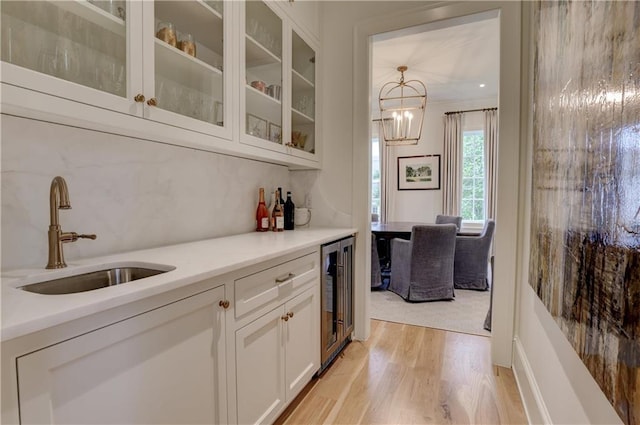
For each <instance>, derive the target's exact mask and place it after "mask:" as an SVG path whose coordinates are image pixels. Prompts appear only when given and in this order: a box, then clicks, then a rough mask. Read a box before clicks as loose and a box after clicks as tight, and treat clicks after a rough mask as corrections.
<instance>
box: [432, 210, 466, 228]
mask: <svg viewBox="0 0 640 425" xmlns="http://www.w3.org/2000/svg"><path fill="white" fill-rule="evenodd" d="M447 223H453V224H455V225H456V227H457V228H458V232H459V231H460V227H462V217H460V216H457V215H441V214H438V215H437V216H436V224H447Z"/></svg>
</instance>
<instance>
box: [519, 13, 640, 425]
mask: <svg viewBox="0 0 640 425" xmlns="http://www.w3.org/2000/svg"><path fill="white" fill-rule="evenodd" d="M535 12H536V13H535V26H534V28H535V65H534V66H535V69H534V120H533V126H534V135H533V137H534V158H533V199H532V203H533V205H532V213H531V217H532V224H531V226H532V228H531V231H532V238H531V240H532V251H531V264H530V276H529V280H530V284H531V286H532V287H533V288H534V290H535V291H536V292H537V294H538V296H539V297H540V299H541V300H542V301H543V303H544V304H545V305H546V307H547V308H548V309H549V311H550V312H551V314H552V316H553V317H554V319H555V320H556V322H557V323H558V326H559V327H560V328H561V329H562V331H563V332H564V334H565V335H566V337H567V339H568V340H569V342H570V343H571V344H572V345H573V347H574V348H575V350H576V352H577V353H578V355H579V356H580V358H581V359H582V361H583V362H584V364H585V366H586V367H587V369H588V370H589V371H590V372H591V374H592V375H593V377H594V379H595V380H596V382H597V383H598V385H599V386H600V388H601V389H602V391H603V392H604V394H605V395H606V396H607V398H608V399H609V400H610V401H611V403H612V405H613V406H614V408H615V409H616V411H617V412H618V414H619V415H620V418H621V419H622V420H623V421H624V422H625V423H627V424H638V423H640V2H617V1H612V2H605V1H594V2H582V1H574V2H566V1H565V2H555V1H554V2H538V3H537V4H536V10H535Z"/></svg>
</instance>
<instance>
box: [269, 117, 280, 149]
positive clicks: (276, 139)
mask: <svg viewBox="0 0 640 425" xmlns="http://www.w3.org/2000/svg"><path fill="white" fill-rule="evenodd" d="M269 140H271V141H272V142H273V143H278V144H282V127H280V126H279V125H278V124H276V123H273V122H269Z"/></svg>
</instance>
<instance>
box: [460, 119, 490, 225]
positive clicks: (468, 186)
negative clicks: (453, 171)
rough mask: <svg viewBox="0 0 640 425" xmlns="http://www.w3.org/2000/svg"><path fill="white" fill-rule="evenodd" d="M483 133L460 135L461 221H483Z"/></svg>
mask: <svg viewBox="0 0 640 425" xmlns="http://www.w3.org/2000/svg"><path fill="white" fill-rule="evenodd" d="M484 181H485V167H484V132H483V131H482V130H474V131H464V133H463V135H462V197H461V201H462V203H461V210H462V211H461V213H462V219H463V220H469V221H480V220H484V219H485V200H484V198H485V196H484V194H485V190H484V189H485V188H484Z"/></svg>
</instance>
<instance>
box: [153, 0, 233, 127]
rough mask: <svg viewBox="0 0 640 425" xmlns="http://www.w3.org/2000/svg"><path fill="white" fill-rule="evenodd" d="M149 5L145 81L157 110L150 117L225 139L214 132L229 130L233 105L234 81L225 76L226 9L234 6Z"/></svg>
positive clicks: (197, 3) (214, 3)
mask: <svg viewBox="0 0 640 425" xmlns="http://www.w3.org/2000/svg"><path fill="white" fill-rule="evenodd" d="M143 4H144V8H145V9H144V17H145V19H144V31H145V36H147V37H145V39H144V40H145V42H146V44H145V45H144V49H143V51H144V56H145V60H144V64H143V69H144V78H143V80H144V92H145V93H146V94H147V96H150V99H148V100H147V104H148V105H149V106H151V107H149V108H146V109H145V117H147V118H150V119H152V120H156V121H160V122H172V123H175V124H176V125H178V126H180V127H184V128H188V129H191V130H196V131H200V132H203V133H212V134H221V133H219V132H216V131H212V129H211V126H215V127H218V128H220V129H222V128H224V127H225V122H228V120H225V117H224V113H225V108H224V105H225V104H226V105H227V106H228V105H229V104H230V103H231V101H230V90H225V87H230V86H231V80H230V79H229V78H228V76H229V72H225V51H227V49H226V48H225V47H226V46H225V43H224V40H227V39H230V38H231V34H228V36H225V27H226V26H225V25H224V22H225V19H224V16H225V10H224V9H225V6H227V7H226V8H227V9H228V8H229V7H228V6H230V5H228V4H225V3H224V2H222V1H220V0H218V1H156V2H144V3H143ZM151 17H153V19H151ZM229 50H230V49H229ZM225 78H226V79H225ZM227 80H228V81H227ZM226 109H227V110H228V109H229V108H226ZM227 127H229V126H227ZM221 135H224V136H229V137H230V133H222V134H221Z"/></svg>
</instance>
